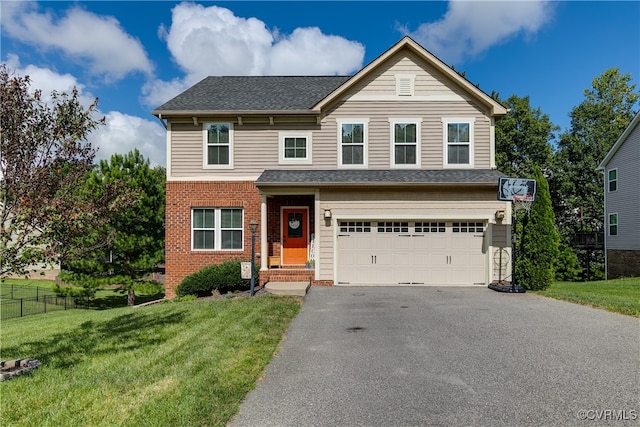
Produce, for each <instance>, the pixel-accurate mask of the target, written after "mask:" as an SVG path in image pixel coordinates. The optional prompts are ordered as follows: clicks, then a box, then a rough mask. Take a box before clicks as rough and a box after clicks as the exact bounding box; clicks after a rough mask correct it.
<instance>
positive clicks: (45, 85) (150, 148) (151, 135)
mask: <svg viewBox="0 0 640 427" xmlns="http://www.w3.org/2000/svg"><path fill="white" fill-rule="evenodd" d="M6 64H7V67H8V69H9V70H10V71H12V72H14V73H15V74H17V75H20V76H29V78H30V79H31V85H30V89H31V90H35V89H41V90H42V99H43V100H44V101H45V102H47V101H50V99H51V98H50V94H51V92H52V91H54V90H55V91H57V92H59V93H62V92H66V93H71V90H72V89H73V88H74V87H76V88H77V90H78V98H79V100H80V103H81V104H82V105H83V106H84V107H85V108H86V107H88V106H89V105H91V103H92V102H93V101H94V100H95V96H94V95H93V94H91V93H90V92H87V91H86V90H85V87H84V86H83V85H82V84H80V83H78V81H77V79H76V78H75V77H74V76H72V75H70V74H57V73H56V72H54V71H52V70H50V69H47V68H40V67H37V66H35V65H27V66H26V67H21V66H20V60H19V58H18V57H17V56H15V55H9V56H8V60H7V61H6ZM103 116H104V117H105V122H106V124H105V125H104V126H99V127H98V128H97V129H95V130H94V131H93V132H92V133H91V134H90V135H89V136H88V138H87V140H88V142H89V143H91V145H92V146H93V147H94V148H96V149H97V150H98V151H97V153H96V161H97V160H100V159H107V160H108V159H110V158H111V155H112V154H116V153H118V154H126V153H128V152H129V151H132V150H133V149H134V148H137V149H138V150H139V151H140V153H142V155H143V156H145V157H147V158H148V159H149V161H150V163H151V164H152V165H153V166H155V165H159V166H165V163H166V149H165V145H166V131H165V129H164V127H163V126H162V125H161V124H160V122H159V121H158V120H145V119H142V118H140V117H136V116H131V115H127V114H123V113H121V112H118V111H110V112H108V113H106V114H105V113H104V112H102V111H100V110H97V111H96V117H103Z"/></svg>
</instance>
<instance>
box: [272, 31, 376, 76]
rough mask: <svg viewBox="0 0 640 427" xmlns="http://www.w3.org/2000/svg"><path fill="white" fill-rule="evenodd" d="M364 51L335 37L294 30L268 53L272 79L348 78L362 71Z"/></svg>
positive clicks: (319, 32) (359, 45)
mask: <svg viewBox="0 0 640 427" xmlns="http://www.w3.org/2000/svg"><path fill="white" fill-rule="evenodd" d="M363 56H364V48H363V47H362V45H361V44H359V43H354V42H352V41H349V40H347V39H345V38H342V37H338V36H330V35H329V36H328V35H324V34H322V32H321V31H320V29H319V28H317V27H313V28H296V29H295V30H294V31H293V33H292V34H291V35H290V36H289V37H284V38H282V39H281V40H279V41H278V42H277V43H275V44H274V45H273V47H272V49H271V55H270V61H269V68H268V69H267V70H266V74H271V75H286V74H288V75H306V74H310V73H311V74H316V75H327V74H341V75H347V74H349V73H351V72H353V71H357V70H359V69H360V68H361V67H362V59H363Z"/></svg>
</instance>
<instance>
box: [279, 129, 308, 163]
mask: <svg viewBox="0 0 640 427" xmlns="http://www.w3.org/2000/svg"><path fill="white" fill-rule="evenodd" d="M278 145H279V147H278V151H279V153H280V154H279V155H278V161H279V163H281V164H301V165H309V164H311V132H288V131H287V132H280V135H279V144H278Z"/></svg>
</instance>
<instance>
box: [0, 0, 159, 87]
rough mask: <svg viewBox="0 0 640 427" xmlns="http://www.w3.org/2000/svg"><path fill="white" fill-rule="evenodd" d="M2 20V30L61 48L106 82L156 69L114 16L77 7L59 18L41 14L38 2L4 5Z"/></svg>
mask: <svg viewBox="0 0 640 427" xmlns="http://www.w3.org/2000/svg"><path fill="white" fill-rule="evenodd" d="M1 20H2V21H1V22H2V29H3V31H4V32H6V33H7V34H8V35H9V36H11V37H13V38H14V39H17V40H20V41H21V42H23V43H27V44H31V45H34V46H36V47H38V48H40V49H43V48H44V49H60V50H62V51H64V52H65V54H67V55H68V56H69V57H71V58H74V59H75V60H77V61H82V63H83V65H86V66H87V68H88V69H89V71H90V72H91V73H93V74H96V75H103V76H104V77H105V78H106V79H107V80H112V79H115V80H117V79H121V78H123V77H125V76H126V75H127V74H129V73H131V72H143V73H147V74H149V73H151V72H152V70H153V65H152V64H151V62H150V60H149V58H148V57H147V54H146V52H145V50H144V47H143V46H142V44H141V43H140V41H139V40H137V39H135V38H134V37H132V36H130V35H129V34H127V33H126V31H125V30H124V29H123V28H122V27H121V26H120V23H119V22H118V21H117V20H116V19H115V18H113V17H109V16H98V15H96V14H93V13H91V12H87V11H86V10H83V9H81V8H80V7H77V6H76V7H71V8H69V9H68V10H67V11H66V14H65V15H64V16H63V17H56V16H54V15H53V14H52V13H50V12H44V13H43V12H40V10H39V7H38V4H37V3H33V2H3V7H2V17H1ZM87 35H91V36H90V37H88V36H87Z"/></svg>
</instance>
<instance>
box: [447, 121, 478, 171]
mask: <svg viewBox="0 0 640 427" xmlns="http://www.w3.org/2000/svg"><path fill="white" fill-rule="evenodd" d="M474 121H475V119H474V118H463V119H458V118H450V119H443V120H442V123H443V133H444V153H445V157H444V165H445V166H449V167H471V166H473V134H474V132H473V124H474Z"/></svg>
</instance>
